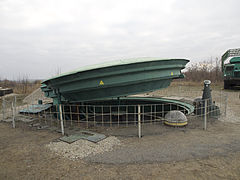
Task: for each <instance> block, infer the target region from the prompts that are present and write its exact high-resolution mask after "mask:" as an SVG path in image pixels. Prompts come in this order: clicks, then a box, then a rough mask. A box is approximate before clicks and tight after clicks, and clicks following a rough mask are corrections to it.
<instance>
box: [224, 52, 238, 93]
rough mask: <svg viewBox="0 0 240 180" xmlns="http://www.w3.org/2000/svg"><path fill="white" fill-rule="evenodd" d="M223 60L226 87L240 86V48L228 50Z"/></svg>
mask: <svg viewBox="0 0 240 180" xmlns="http://www.w3.org/2000/svg"><path fill="white" fill-rule="evenodd" d="M221 61H222V72H223V78H224V89H231V88H232V87H233V86H240V48H238V49H229V50H227V51H226V52H225V53H224V54H223V56H222V58H221Z"/></svg>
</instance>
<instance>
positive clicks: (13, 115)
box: [12, 102, 16, 128]
mask: <svg viewBox="0 0 240 180" xmlns="http://www.w3.org/2000/svg"><path fill="white" fill-rule="evenodd" d="M12 126H13V128H15V127H16V126H15V112H14V103H13V102H12Z"/></svg>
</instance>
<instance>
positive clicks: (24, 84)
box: [0, 79, 41, 95]
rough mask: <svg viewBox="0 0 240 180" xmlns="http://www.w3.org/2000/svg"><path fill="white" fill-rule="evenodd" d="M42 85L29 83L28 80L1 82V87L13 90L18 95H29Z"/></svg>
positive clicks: (36, 82) (33, 82) (38, 82)
mask: <svg viewBox="0 0 240 180" xmlns="http://www.w3.org/2000/svg"><path fill="white" fill-rule="evenodd" d="M40 85H41V82H40V81H29V80H28V79H22V80H18V81H10V80H3V81H0V87H3V88H12V89H13V92H14V93H16V94H25V95H28V94H30V93H32V92H33V91H34V90H36V89H37V88H39V87H40Z"/></svg>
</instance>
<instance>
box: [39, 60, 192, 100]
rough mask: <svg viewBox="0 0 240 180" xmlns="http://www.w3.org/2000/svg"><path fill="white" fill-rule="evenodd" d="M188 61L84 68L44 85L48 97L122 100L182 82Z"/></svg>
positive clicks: (134, 63)
mask: <svg viewBox="0 0 240 180" xmlns="http://www.w3.org/2000/svg"><path fill="white" fill-rule="evenodd" d="M188 62H189V60H186V59H159V58H140V59H130V60H120V61H116V62H110V63H104V64H100V65H94V66H88V67H84V68H80V69H78V70H76V71H72V72H69V73H64V74H62V75H59V76H56V77H54V78H51V79H48V80H45V81H43V82H42V87H41V88H42V90H43V91H44V93H45V95H46V96H47V97H51V98H53V99H54V102H55V104H57V103H60V102H84V101H88V100H97V99H105V98H115V97H122V96H127V95H132V94H137V93H143V92H149V91H153V90H157V89H161V88H166V87H168V86H169V85H170V83H171V81H172V80H173V79H176V78H181V77H182V73H181V69H183V68H185V65H186V64H187V63H188Z"/></svg>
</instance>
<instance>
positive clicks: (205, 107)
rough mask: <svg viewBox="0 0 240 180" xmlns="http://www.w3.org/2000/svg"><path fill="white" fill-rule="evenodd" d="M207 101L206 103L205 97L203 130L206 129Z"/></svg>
mask: <svg viewBox="0 0 240 180" xmlns="http://www.w3.org/2000/svg"><path fill="white" fill-rule="evenodd" d="M207 103H208V100H207V99H205V101H204V130H207Z"/></svg>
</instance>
